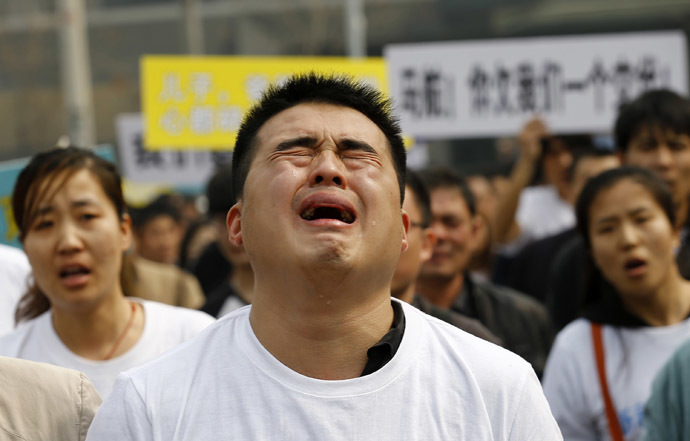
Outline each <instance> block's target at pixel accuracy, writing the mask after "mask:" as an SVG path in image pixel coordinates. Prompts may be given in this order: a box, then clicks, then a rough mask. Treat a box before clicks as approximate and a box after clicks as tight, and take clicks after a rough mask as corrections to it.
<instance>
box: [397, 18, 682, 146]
mask: <svg viewBox="0 0 690 441" xmlns="http://www.w3.org/2000/svg"><path fill="white" fill-rule="evenodd" d="M384 53H385V59H386V62H387V63H388V75H389V91H390V93H391V95H392V96H393V98H394V100H395V103H396V111H397V113H398V116H399V117H400V119H401V124H402V128H403V131H404V132H405V133H406V134H409V135H411V136H415V137H420V138H424V139H440V138H462V137H482V136H486V137H491V136H502V135H515V134H516V133H518V132H519V130H520V128H521V127H522V125H523V124H524V123H525V122H526V121H527V120H528V119H529V118H531V117H532V116H533V115H540V116H542V117H543V118H544V119H545V120H546V122H547V124H548V126H549V127H550V128H551V130H552V131H554V132H556V133H577V132H589V133H608V132H610V130H611V129H612V126H613V122H614V120H615V117H616V114H617V111H618V108H619V106H620V104H621V103H623V102H626V101H629V100H630V99H632V98H635V97H636V96H637V95H639V94H640V93H641V92H643V91H645V90H648V89H654V88H668V89H672V90H675V91H677V92H679V93H681V94H686V93H687V88H688V84H687V82H688V79H687V58H686V41H685V36H684V35H683V33H682V32H646V33H629V34H604V35H584V36H571V37H540V38H523V39H504V40H485V41H468V42H443V43H420V44H400V45H391V46H388V47H386V49H385V51H384Z"/></svg>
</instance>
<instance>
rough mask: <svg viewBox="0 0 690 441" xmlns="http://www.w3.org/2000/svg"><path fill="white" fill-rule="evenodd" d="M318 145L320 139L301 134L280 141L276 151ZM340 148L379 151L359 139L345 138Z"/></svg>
mask: <svg viewBox="0 0 690 441" xmlns="http://www.w3.org/2000/svg"><path fill="white" fill-rule="evenodd" d="M317 145H318V139H316V138H315V137H313V136H300V137H297V138H292V139H287V140H285V141H282V142H281V143H279V144H278V145H277V146H276V148H275V151H277V152H282V151H284V150H289V149H291V148H293V147H298V146H299V147H309V148H315V147H316V146H317ZM338 150H341V151H345V150H361V151H364V152H367V153H374V154H375V153H377V152H376V149H374V148H373V147H372V146H371V145H369V144H368V143H366V142H364V141H359V140H357V139H352V138H345V139H343V140H341V141H340V142H339V143H338Z"/></svg>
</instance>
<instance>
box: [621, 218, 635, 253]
mask: <svg viewBox="0 0 690 441" xmlns="http://www.w3.org/2000/svg"><path fill="white" fill-rule="evenodd" d="M619 231H620V232H619V243H620V247H621V248H622V249H624V250H629V249H631V248H634V247H635V246H636V245H637V243H638V235H637V228H636V227H635V226H634V225H631V224H630V223H628V222H626V223H623V224H622V225H621V228H620V230H619Z"/></svg>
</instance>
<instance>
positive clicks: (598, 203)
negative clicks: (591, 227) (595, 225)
mask: <svg viewBox="0 0 690 441" xmlns="http://www.w3.org/2000/svg"><path fill="white" fill-rule="evenodd" d="M642 206H644V207H646V208H654V209H659V210H661V207H660V206H659V204H658V202H657V201H656V199H655V198H654V196H653V195H652V193H651V192H650V191H649V190H647V188H646V187H644V186H643V185H641V184H639V183H637V182H635V181H633V180H631V179H622V180H620V181H618V182H616V183H615V184H613V185H612V186H611V187H608V188H605V189H603V190H601V191H600V192H599V194H598V195H597V196H596V197H595V198H594V200H593V201H592V204H591V205H590V208H589V214H590V219H591V220H592V221H596V220H597V219H598V218H602V217H608V216H614V215H624V214H626V213H628V212H629V211H631V210H634V209H636V208H639V207H642Z"/></svg>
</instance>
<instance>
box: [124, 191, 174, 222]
mask: <svg viewBox="0 0 690 441" xmlns="http://www.w3.org/2000/svg"><path fill="white" fill-rule="evenodd" d="M131 212H132V224H133V226H134V228H135V229H137V230H141V229H142V228H144V227H145V226H146V224H148V223H149V222H150V221H152V220H153V219H155V218H157V217H159V216H167V217H169V218H172V220H174V221H175V223H178V224H179V223H180V222H182V213H180V210H179V209H178V207H177V206H176V205H175V203H174V202H173V199H172V196H171V195H167V194H163V195H160V196H158V197H157V198H156V199H154V200H153V201H152V202H150V203H149V204H148V205H146V206H144V207H143V208H139V209H133V210H131Z"/></svg>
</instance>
